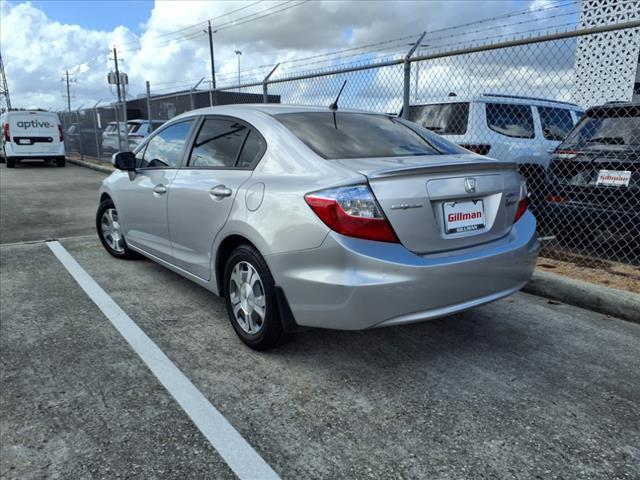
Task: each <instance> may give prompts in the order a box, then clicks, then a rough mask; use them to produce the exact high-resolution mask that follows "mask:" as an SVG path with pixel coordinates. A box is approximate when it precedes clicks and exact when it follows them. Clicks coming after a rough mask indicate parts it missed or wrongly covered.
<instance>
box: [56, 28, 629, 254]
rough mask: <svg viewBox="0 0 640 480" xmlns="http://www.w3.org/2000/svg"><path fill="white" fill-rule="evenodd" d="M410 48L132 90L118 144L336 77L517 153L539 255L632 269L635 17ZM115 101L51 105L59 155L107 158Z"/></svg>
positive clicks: (393, 106) (393, 105)
mask: <svg viewBox="0 0 640 480" xmlns="http://www.w3.org/2000/svg"><path fill="white" fill-rule="evenodd" d="M420 41H421V38H420V39H418V41H417V42H415V44H420ZM594 52H595V53H594ZM596 53H597V54H596ZM411 54H413V56H411ZM411 54H408V55H407V56H406V57H404V58H395V59H391V60H387V59H382V56H381V57H380V58H381V60H380V61H378V60H376V58H372V59H367V60H365V61H361V62H360V63H354V64H351V65H344V64H343V65H341V66H340V68H332V67H328V68H325V69H321V70H316V71H313V72H304V73H295V74H288V75H287V74H286V72H285V73H283V74H281V75H279V72H278V69H277V68H276V69H275V71H272V72H270V73H269V76H267V77H265V78H264V80H260V79H258V80H255V81H252V82H245V83H243V84H240V85H238V84H235V85H226V86H222V87H220V88H218V89H216V90H212V91H201V90H189V91H184V92H177V93H174V94H170V95H164V96H148V97H146V98H142V99H136V100H134V101H132V102H128V106H127V117H128V118H129V119H130V120H129V122H128V124H127V127H126V133H127V137H128V142H129V143H128V149H132V148H134V147H135V145H137V144H138V143H139V142H140V141H142V140H143V139H144V137H145V136H146V135H148V134H149V133H150V132H151V131H153V129H154V128H157V126H158V125H160V124H161V122H163V121H166V120H168V119H170V118H172V117H174V116H176V115H178V114H180V113H183V112H185V111H189V110H192V109H194V108H201V107H205V106H209V105H221V104H229V103H262V102H277V103H285V104H301V105H326V106H329V105H330V104H331V103H332V102H333V101H334V100H335V98H336V95H337V93H338V92H339V90H340V88H341V87H342V85H343V83H344V82H345V81H346V82H347V83H346V87H345V89H344V91H343V93H342V95H341V97H340V101H339V104H340V108H355V109H361V110H368V111H373V112H381V113H388V114H393V115H400V116H402V117H404V118H406V119H409V120H411V121H414V122H417V123H419V124H421V125H423V126H424V127H426V128H428V129H430V130H432V131H434V132H436V133H438V134H440V135H442V136H443V137H444V138H447V139H448V140H450V141H452V142H455V143H457V144H459V145H461V146H463V147H465V148H467V149H468V150H470V151H472V152H475V153H478V154H480V155H487V156H489V157H493V158H496V159H499V160H503V161H509V162H514V163H517V165H518V168H519V170H520V172H521V174H522V176H523V178H524V179H525V180H526V182H527V186H528V189H529V193H530V208H531V210H532V211H533V212H534V214H535V215H536V217H537V218H538V222H539V233H540V236H541V238H542V239H543V245H544V252H543V254H545V255H548V256H553V257H556V258H559V259H569V260H571V261H579V262H581V263H583V264H588V265H589V264H590V265H597V261H598V260H597V259H607V260H614V261H619V262H624V263H628V264H631V265H640V156H639V155H640V115H639V111H638V108H639V107H638V104H637V103H636V104H634V103H632V100H633V95H634V88H635V89H636V94H639V95H640V91H637V90H638V88H639V85H640V83H639V82H640V72H639V68H638V66H639V63H640V21H639V18H638V17H635V18H630V21H627V22H626V23H618V24H611V23H609V24H604V25H596V26H590V27H588V28H583V29H580V30H576V31H572V32H562V33H555V34H547V35H544V36H538V37H532V38H527V39H519V40H512V41H507V42H501V43H495V44H483V45H476V46H471V47H464V48H462V47H461V46H459V45H454V44H452V45H448V46H447V47H446V50H445V49H443V50H440V51H427V52H426V53H425V54H422V52H421V51H420V50H417V52H413V51H412V52H411ZM122 110H123V109H122V108H120V109H116V108H115V107H114V106H111V107H103V108H94V109H89V110H83V111H79V112H66V113H64V114H61V118H62V120H63V123H64V128H65V133H66V143H67V149H68V151H69V152H72V154H73V153H75V154H78V155H80V156H83V157H85V156H86V157H92V158H95V159H99V160H102V161H107V160H108V159H109V158H110V155H111V153H113V152H114V151H117V150H118V148H119V145H120V146H124V145H125V144H124V143H119V142H118V139H117V137H118V128H117V126H116V125H117V119H118V118H119V119H122V118H123V116H122V113H123V111H122ZM145 122H146V124H147V125H148V128H147V127H144V125H140V124H145ZM120 126H121V132H120V136H121V140H120V142H123V141H124V140H123V137H124V133H125V127H124V124H123V123H122V122H121V123H120ZM123 148H124V147H123Z"/></svg>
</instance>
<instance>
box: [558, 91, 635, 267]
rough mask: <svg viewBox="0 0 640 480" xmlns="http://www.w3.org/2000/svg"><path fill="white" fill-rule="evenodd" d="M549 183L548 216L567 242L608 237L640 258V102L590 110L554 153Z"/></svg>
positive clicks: (559, 238)
mask: <svg viewBox="0 0 640 480" xmlns="http://www.w3.org/2000/svg"><path fill="white" fill-rule="evenodd" d="M548 182H549V184H548V193H547V194H546V201H547V208H546V210H547V215H548V217H549V219H550V222H549V223H550V224H551V225H552V229H553V233H554V234H555V235H556V238H558V240H559V241H560V242H561V243H564V244H571V245H575V246H580V245H583V246H587V245H589V244H591V243H592V242H594V241H602V240H604V241H605V242H606V243H609V244H615V245H617V247H618V248H624V249H625V251H627V252H631V254H632V255H633V259H632V263H636V264H638V263H640V104H639V103H610V104H606V105H602V106H598V107H593V108H590V109H588V110H587V112H586V114H585V116H584V117H583V118H582V120H581V121H580V123H578V125H576V127H575V128H574V129H573V130H572V131H571V133H570V134H569V135H568V136H567V138H566V140H565V141H564V142H562V144H560V146H558V148H557V149H556V151H555V152H554V155H553V158H552V160H551V164H550V166H549V171H548ZM627 258H628V257H627Z"/></svg>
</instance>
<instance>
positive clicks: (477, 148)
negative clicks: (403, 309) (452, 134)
mask: <svg viewBox="0 0 640 480" xmlns="http://www.w3.org/2000/svg"><path fill="white" fill-rule="evenodd" d="M460 146H461V147H462V148H466V149H467V150H471V151H472V152H473V153H477V154H478V155H487V154H488V153H489V150H491V145H484V144H478V143H461V144H460Z"/></svg>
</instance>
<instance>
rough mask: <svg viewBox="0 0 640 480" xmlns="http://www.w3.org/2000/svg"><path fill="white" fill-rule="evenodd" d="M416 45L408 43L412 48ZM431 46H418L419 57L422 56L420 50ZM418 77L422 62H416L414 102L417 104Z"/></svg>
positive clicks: (422, 44)
mask: <svg viewBox="0 0 640 480" xmlns="http://www.w3.org/2000/svg"><path fill="white" fill-rule="evenodd" d="M415 44H416V42H411V43H408V44H407V45H409V46H410V47H413V46H414V45H415ZM428 46H429V45H427V44H426V43H421V44H420V45H418V55H420V49H421V48H423V47H428ZM418 77H420V62H416V76H415V78H414V79H413V101H414V102H417V101H418Z"/></svg>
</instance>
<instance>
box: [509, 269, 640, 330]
mask: <svg viewBox="0 0 640 480" xmlns="http://www.w3.org/2000/svg"><path fill="white" fill-rule="evenodd" d="M522 291H523V292H527V293H531V294H533V295H538V296H541V297H547V298H551V299H553V300H558V301H561V302H563V303H568V304H569V305H575V306H577V307H580V308H586V309H589V310H593V311H595V312H598V313H602V314H604V315H610V316H612V317H617V318H622V319H624V320H628V321H630V322H635V323H640V295H638V294H637V293H632V292H626V291H624V290H618V289H617V288H609V287H604V286H601V285H595V284H593V283H588V282H583V281H582V280H575V279H573V278H567V277H564V276H562V275H558V274H555V273H550V272H541V271H539V270H535V271H534V272H533V278H532V279H531V281H530V282H529V283H528V284H527V285H525V287H524V288H523V289H522Z"/></svg>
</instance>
